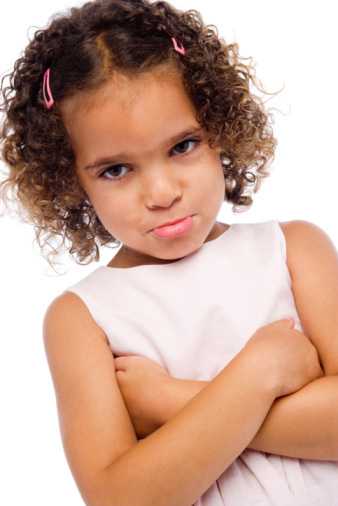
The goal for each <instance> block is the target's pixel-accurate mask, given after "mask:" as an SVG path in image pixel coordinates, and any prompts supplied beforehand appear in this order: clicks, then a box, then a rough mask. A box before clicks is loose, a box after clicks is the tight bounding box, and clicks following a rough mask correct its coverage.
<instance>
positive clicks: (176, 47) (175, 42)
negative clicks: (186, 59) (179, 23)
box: [171, 37, 185, 56]
mask: <svg viewBox="0 0 338 506" xmlns="http://www.w3.org/2000/svg"><path fill="white" fill-rule="evenodd" d="M171 40H172V41H173V44H174V48H175V50H176V51H177V52H178V53H180V54H183V56H184V55H185V49H184V47H183V44H180V46H181V47H180V46H179V45H178V44H177V40H176V39H175V37H172V38H171Z"/></svg>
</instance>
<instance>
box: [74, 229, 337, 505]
mask: <svg viewBox="0 0 338 506" xmlns="http://www.w3.org/2000/svg"><path fill="white" fill-rule="evenodd" d="M66 291H71V292H74V293H76V294H77V295H78V296H79V297H80V298H81V299H82V300H83V302H84V303H85V304H86V306H87V308H88V310H89V311H90V313H91V315H92V317H93V318H94V320H95V321H96V323H97V324H98V325H99V326H100V327H101V328H102V329H103V331H104V332H105V334H106V336H107V338H108V340H109V343H110V346H111V350H112V352H113V353H114V355H116V356H119V355H128V354H131V355H136V354H137V355H143V356H145V357H148V358H150V359H152V360H155V361H157V362H158V363H159V364H161V365H162V366H163V367H165V368H166V369H167V370H168V372H169V374H170V375H171V376H174V377H176V378H182V379H191V380H206V381H208V380H212V379H213V378H214V377H215V376H216V375H217V374H218V373H219V372H220V371H221V370H222V368H224V367H225V366H226V364H227V363H228V362H230V361H231V360H232V358H233V357H234V356H235V355H236V354H237V353H238V352H239V351H240V350H241V349H242V347H243V346H244V345H245V343H246V342H247V340H248V339H249V338H250V337H251V336H252V334H253V333H254V332H255V331H256V330H257V329H258V328H259V327H261V326H263V325H265V324H268V323H272V322H273V321H276V320H279V319H281V318H285V317H287V316H293V317H294V319H295V322H296V325H295V328H296V329H298V330H301V331H303V329H302V326H301V323H300V320H299V316H298V314H297V310H296V307H295V304H294V299H293V294H292V291H291V278H290V275H289V271H288V268H287V264H286V246H285V238H284V235H283V232H282V229H281V227H280V225H279V222H278V221H276V220H271V221H267V222H263V223H237V224H233V225H231V226H230V228H228V229H227V230H226V231H225V232H224V233H223V234H222V235H220V236H218V237H217V238H216V239H214V240H211V241H209V242H206V243H204V244H203V245H202V247H201V248H200V249H199V250H198V251H196V252H194V253H192V254H191V255H188V256H187V257H184V258H182V259H180V260H178V261H176V262H172V263H169V264H156V265H141V266H136V267H130V268H116V267H115V268H113V267H107V266H101V267H98V268H97V269H96V270H94V271H93V272H92V273H90V274H89V275H88V276H86V277H85V278H84V279H82V280H81V281H79V282H78V283H76V284H74V285H72V286H71V287H69V288H68V289H67V290H66ZM224 441H226V436H225V438H224ZM185 458H188V456H185ZM224 505H226V506H338V462H332V461H315V460H304V459H296V458H289V457H284V456H279V455H274V454H269V453H264V452H258V451H255V450H251V449H246V450H244V451H243V452H242V453H241V454H240V455H239V457H238V458H237V459H236V460H235V461H234V462H233V463H232V464H231V465H230V467H228V468H227V469H226V470H225V472H224V473H223V474H222V475H221V476H220V477H219V478H218V479H217V480H216V481H215V482H214V483H213V484H212V485H211V486H210V488H209V489H208V490H207V491H206V492H205V493H204V494H203V495H202V496H201V497H200V499H199V500H198V501H197V502H196V503H195V504H194V506H224Z"/></svg>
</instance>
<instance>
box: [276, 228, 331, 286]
mask: <svg viewBox="0 0 338 506" xmlns="http://www.w3.org/2000/svg"><path fill="white" fill-rule="evenodd" d="M278 223H279V225H280V227H281V229H282V231H283V234H284V237H285V243H286V251H287V265H288V268H289V271H290V274H291V277H292V278H294V277H295V276H297V273H299V271H300V270H302V271H303V272H304V271H305V272H306V264H308V267H310V263H311V264H312V265H314V264H316V263H319V262H321V261H325V259H327V257H328V256H330V257H332V255H333V256H335V255H336V249H335V246H334V244H333V242H332V241H331V239H330V237H329V236H328V234H327V233H326V232H325V231H324V230H323V229H322V228H320V227H319V226H318V225H316V224H315V223H312V222H310V221H305V220H292V221H285V222H278Z"/></svg>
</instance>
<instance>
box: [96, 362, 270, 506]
mask: <svg viewBox="0 0 338 506" xmlns="http://www.w3.org/2000/svg"><path fill="white" fill-rule="evenodd" d="M253 362H254V361H252V358H251V357H250V355H249V353H241V352H240V353H239V354H238V355H236V357H235V358H234V359H233V360H232V361H231V362H230V363H229V364H228V365H227V366H226V368H225V369H223V370H222V371H221V372H220V373H219V374H218V375H217V376H216V377H215V378H213V380H212V381H211V382H210V383H209V384H208V385H207V386H206V387H205V389H204V390H203V391H200V392H199V393H198V394H197V395H196V397H195V398H194V399H192V400H190V401H189V402H188V403H187V405H186V406H184V407H183V409H182V410H181V411H180V413H178V414H177V415H176V416H174V418H173V419H171V420H169V421H168V423H166V424H165V425H163V426H162V427H160V428H159V429H158V430H156V431H155V432H153V433H152V434H150V435H149V436H148V437H146V438H145V439H142V440H141V441H139V442H138V443H137V444H136V445H134V446H133V447H132V448H130V449H129V450H128V451H127V452H125V453H124V454H123V455H121V457H120V458H118V459H117V460H115V461H114V462H112V463H111V465H109V466H107V467H106V468H105V469H104V470H102V473H101V475H100V484H99V485H98V486H97V488H96V490H97V491H98V492H97V501H96V502H95V503H93V504H92V505H91V506H96V505H100V506H111V505H112V504H118V505H119V506H123V505H131V504H133V505H134V504H137V505H139V506H142V505H150V504H156V505H157V506H169V505H174V504H175V505H177V506H178V505H182V506H183V505H188V504H189V505H190V504H193V503H194V502H195V501H197V499H198V498H199V497H201V495H203V494H204V493H205V492H206V490H207V489H208V488H209V487H210V486H211V485H212V484H213V483H214V482H215V480H217V479H218V478H219V476H220V475H221V474H222V473H223V472H224V471H225V469H227V468H228V467H229V466H230V465H231V464H232V462H233V461H234V460H235V459H236V458H237V457H238V455H240V454H241V453H242V452H243V450H244V449H245V448H246V447H247V445H248V444H249V442H250V441H251V440H252V438H253V437H254V435H255V434H256V432H257V430H258V429H259V427H260V426H261V424H262V423H263V421H264V418H265V417H266V415H267V414H268V412H269V409H270V407H271V405H272V403H273V401H274V399H275V398H276V397H277V396H278V392H279V391H280V385H276V378H273V376H274V375H275V371H274V370H273V371H271V370H270V369H269V368H270V366H269V364H268V363H267V364H266V367H267V369H265V370H264V369H263V370H261V369H260V371H259V372H257V370H256V368H255V366H254V363H253ZM243 374H245V375H246V378H247V381H246V382H245V384H243V381H242V378H243ZM267 378H271V380H269V381H268V382H267ZM267 383H270V384H267ZM224 427H226V430H224ZM239 427H240V428H241V430H239ZM184 456H189V458H184ZM178 470H179V472H178ZM131 483H132V485H133V486H130V484H131Z"/></svg>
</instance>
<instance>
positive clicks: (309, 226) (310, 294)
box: [280, 220, 338, 375]
mask: <svg viewBox="0 0 338 506" xmlns="http://www.w3.org/2000/svg"><path fill="white" fill-rule="evenodd" d="M280 226H281V228H282V230H283V233H284V235H285V241H286V249H287V264H288V268H289V271H290V274H291V278H292V292H293V297H294V301H295V305H296V308H297V311H298V314H299V318H300V321H301V323H302V327H303V329H304V333H305V334H306V335H307V336H308V337H309V338H310V339H311V341H312V343H313V344H314V346H315V347H316V348H317V351H318V353H319V356H320V359H321V363H322V365H323V369H324V371H325V374H327V375H337V374H338V319H337V307H338V253H337V250H336V247H335V245H334V243H333V242H332V241H331V239H330V237H329V236H328V234H327V233H326V232H325V231H324V230H322V229H321V228H320V227H318V226H317V225H315V224H314V223H310V222H308V221H301V220H295V221H290V222H285V223H281V224H280Z"/></svg>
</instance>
